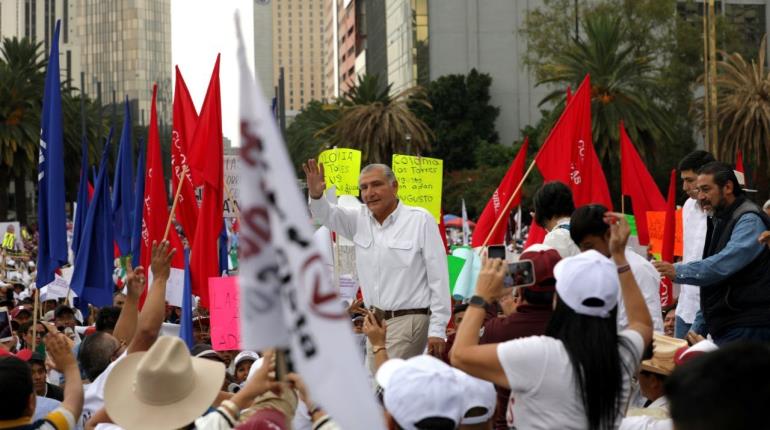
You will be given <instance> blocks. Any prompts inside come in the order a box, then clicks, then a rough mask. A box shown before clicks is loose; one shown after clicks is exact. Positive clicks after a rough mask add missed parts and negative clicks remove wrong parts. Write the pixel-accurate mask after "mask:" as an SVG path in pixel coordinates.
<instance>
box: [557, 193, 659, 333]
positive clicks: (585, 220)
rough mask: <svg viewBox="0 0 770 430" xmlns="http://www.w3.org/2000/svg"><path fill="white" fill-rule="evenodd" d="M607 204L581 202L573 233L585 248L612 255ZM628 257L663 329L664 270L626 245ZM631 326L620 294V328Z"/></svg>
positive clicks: (655, 321) (656, 326) (656, 327)
mask: <svg viewBox="0 0 770 430" xmlns="http://www.w3.org/2000/svg"><path fill="white" fill-rule="evenodd" d="M606 212H607V208H606V207H604V206H602V205H587V206H581V207H579V208H577V209H576V210H575V212H574V213H573V214H572V220H571V227H570V235H571V236H572V240H573V241H575V243H576V244H577V245H578V247H579V248H580V251H581V252H585V251H588V250H591V249H593V250H596V251H599V252H600V253H601V254H603V255H605V256H607V258H609V257H610V245H609V239H610V228H609V225H608V224H607V223H605V222H604V214H605V213H606ZM626 260H628V264H629V265H630V266H631V272H632V273H633V274H634V279H635V280H636V284H637V285H638V286H639V289H640V290H641V291H642V295H643V296H644V301H645V303H647V309H648V310H649V311H650V316H651V317H652V323H653V326H652V328H653V330H654V331H655V332H658V333H663V313H662V311H661V307H660V274H659V273H658V271H657V269H655V267H654V266H653V265H652V263H650V262H649V261H647V260H646V259H645V258H644V257H642V256H641V255H639V254H637V253H636V252H634V251H632V250H630V249H626ZM627 327H628V316H627V315H626V310H625V307H624V306H623V298H622V297H618V331H621V330H625V329H626V328H627Z"/></svg>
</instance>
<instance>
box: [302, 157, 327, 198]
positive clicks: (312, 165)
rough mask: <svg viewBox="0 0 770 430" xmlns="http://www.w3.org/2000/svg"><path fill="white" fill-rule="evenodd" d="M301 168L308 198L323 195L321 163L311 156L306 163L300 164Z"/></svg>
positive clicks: (323, 184)
mask: <svg viewBox="0 0 770 430" xmlns="http://www.w3.org/2000/svg"><path fill="white" fill-rule="evenodd" d="M302 170H304V171H305V180H306V181H307V189H308V191H309V192H310V198H312V199H315V200H318V199H320V198H321V197H323V194H324V190H325V189H326V181H325V180H324V166H323V164H319V163H318V162H317V161H316V160H314V159H312V158H311V159H309V160H307V163H303V164H302Z"/></svg>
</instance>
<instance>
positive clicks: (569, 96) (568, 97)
mask: <svg viewBox="0 0 770 430" xmlns="http://www.w3.org/2000/svg"><path fill="white" fill-rule="evenodd" d="M571 101H572V87H571V86H569V85H567V100H566V103H567V104H569V102H571Z"/></svg>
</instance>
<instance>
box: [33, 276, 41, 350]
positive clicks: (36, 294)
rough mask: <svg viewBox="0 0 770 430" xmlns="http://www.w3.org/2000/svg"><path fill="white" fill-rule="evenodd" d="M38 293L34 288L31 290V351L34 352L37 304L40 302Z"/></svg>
mask: <svg viewBox="0 0 770 430" xmlns="http://www.w3.org/2000/svg"><path fill="white" fill-rule="evenodd" d="M38 292H39V290H38V289H37V288H35V289H34V290H32V297H33V300H34V301H33V305H32V330H33V333H34V334H33V335H32V351H34V350H35V347H36V346H37V313H38V309H39V305H38V303H39V302H40V299H39V298H38Z"/></svg>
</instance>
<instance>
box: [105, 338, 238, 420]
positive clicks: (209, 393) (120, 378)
mask: <svg viewBox="0 0 770 430" xmlns="http://www.w3.org/2000/svg"><path fill="white" fill-rule="evenodd" d="M224 377H225V366H224V365H223V364H222V363H219V362H216V361H212V360H206V359H202V358H194V357H191V356H190V353H189V352H188V350H187V346H186V345H185V343H184V342H183V341H182V340H181V339H180V338H178V337H171V336H161V337H160V338H158V340H157V341H156V342H155V344H154V345H153V346H152V347H151V348H150V350H149V351H147V352H136V353H133V354H129V355H127V356H125V357H124V358H123V359H122V360H120V361H119V362H118V363H117V364H115V367H114V368H113V370H112V372H111V373H110V375H109V376H108V377H107V382H106V384H105V387H104V404H105V407H106V409H107V414H108V415H109V416H110V418H112V421H113V422H114V423H115V424H117V425H119V426H120V427H123V428H124V429H126V430H132V429H146V430H152V429H158V430H161V429H162V430H167V429H176V428H181V427H184V426H186V425H188V424H190V423H192V422H193V421H194V420H195V419H196V418H198V417H200V416H202V415H203V414H204V413H205V412H206V410H207V409H208V408H209V406H211V404H212V403H213V402H214V399H215V398H216V396H217V394H218V393H219V390H220V388H221V387H222V381H223V380H224Z"/></svg>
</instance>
